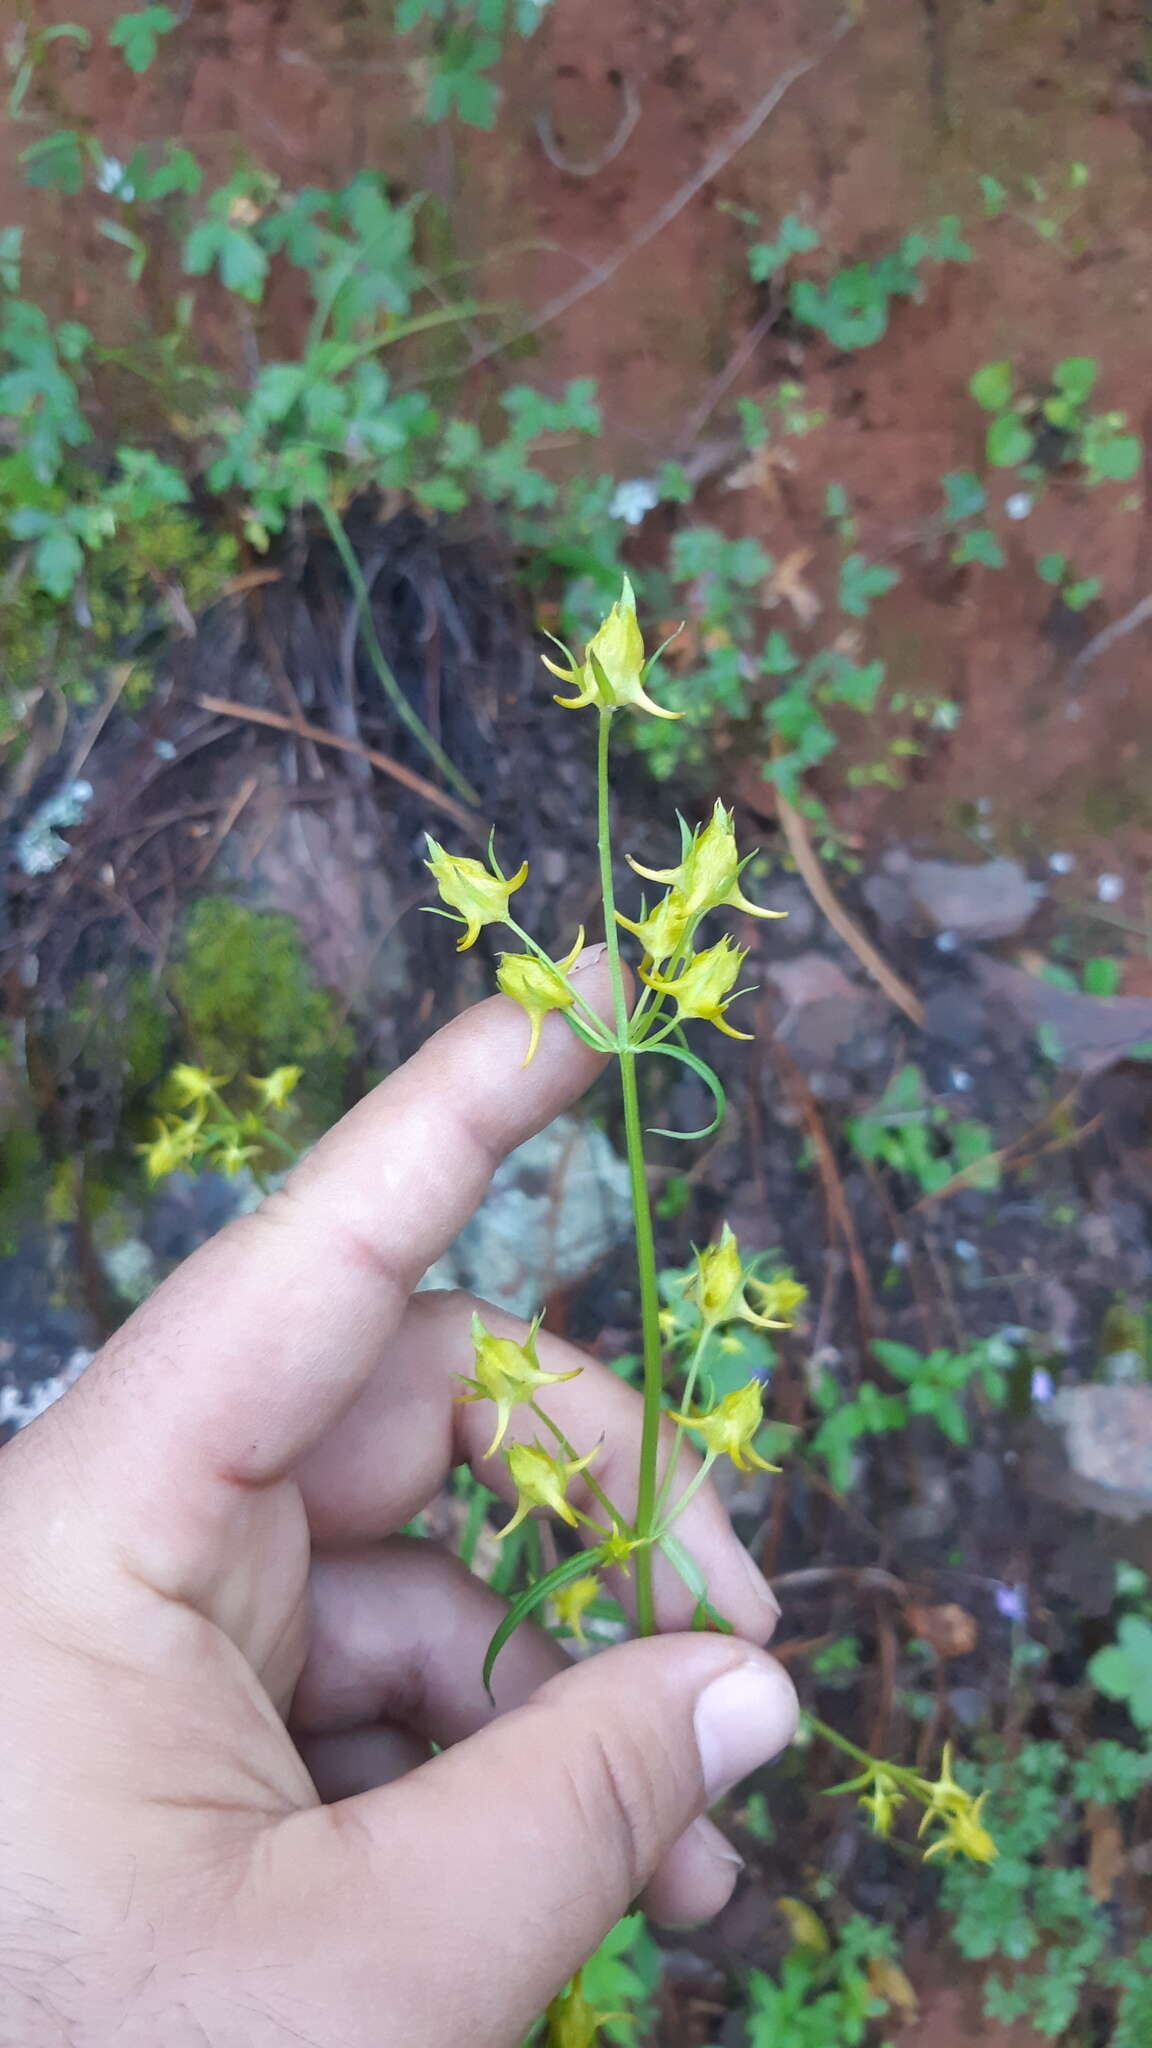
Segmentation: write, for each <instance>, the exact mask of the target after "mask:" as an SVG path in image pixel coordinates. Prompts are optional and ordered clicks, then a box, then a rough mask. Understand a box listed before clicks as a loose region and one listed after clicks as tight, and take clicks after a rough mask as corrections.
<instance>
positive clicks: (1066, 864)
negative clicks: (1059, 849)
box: [1048, 853, 1076, 875]
mask: <svg viewBox="0 0 1152 2048" xmlns="http://www.w3.org/2000/svg"><path fill="white" fill-rule="evenodd" d="M1048 865H1049V867H1050V868H1051V870H1052V873H1053V874H1054V875H1070V874H1071V873H1072V870H1073V868H1074V867H1075V865H1076V856H1075V854H1074V853H1050V854H1049V855H1048Z"/></svg>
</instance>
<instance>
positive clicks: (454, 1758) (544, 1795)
mask: <svg viewBox="0 0 1152 2048" xmlns="http://www.w3.org/2000/svg"><path fill="white" fill-rule="evenodd" d="M796 1714H797V1708H796V1698H795V1694H794V1692H793V1689H792V1684H791V1681H790V1680H789V1679H788V1678H787V1676H786V1675H785V1673H784V1671H783V1670H782V1669H781V1668H780V1666H779V1665H778V1664H775V1663H773V1662H772V1660H771V1658H769V1657H767V1656H765V1655H764V1654H763V1652H761V1651H759V1650H755V1649H753V1648H752V1647H751V1646H750V1645H748V1644H746V1643H743V1642H740V1641H738V1640H735V1639H733V1638H731V1637H718V1636H705V1635H692V1636H665V1637H661V1638H656V1639H652V1640H648V1641H644V1642H634V1643H628V1644H625V1645H623V1646H622V1647H620V1648H619V1649H615V1650H610V1651H607V1652H605V1653H604V1654H603V1655H601V1656H598V1657H595V1658H593V1659H592V1660H590V1661H589V1662H588V1663H586V1664H581V1665H578V1666H576V1667H574V1668H573V1669H572V1670H570V1671H567V1672H565V1673H564V1674H563V1675H562V1676H560V1677H558V1678H555V1679H552V1680H550V1681H549V1683H548V1684H547V1685H545V1686H544V1687H542V1689H541V1690H540V1691H539V1692H538V1693H536V1694H535V1695H534V1697H533V1698H532V1699H531V1700H530V1701H529V1702H528V1704H527V1705H526V1706H524V1707H521V1708H520V1709H518V1710H517V1711H516V1712H514V1713H511V1714H506V1715H504V1716H502V1717H501V1718H500V1719H499V1720H497V1721H495V1722H493V1723H492V1724H491V1725H490V1726H489V1727H488V1728H486V1729H484V1730H483V1731H482V1732H481V1733H480V1734H478V1735H475V1736H472V1737H471V1738H470V1739H469V1740H468V1741H466V1742H463V1743H461V1744H460V1745H458V1747H456V1748H455V1749H452V1750H448V1751H446V1752H444V1753H443V1754H442V1755H441V1756H438V1757H436V1758H435V1759H434V1760H433V1761H432V1762H431V1763H429V1764H427V1765H425V1766H423V1767H422V1768H421V1769H420V1770H418V1771H415V1772H413V1773H412V1775H411V1776H410V1777H408V1778H405V1779H402V1780H401V1781H399V1783H397V1784H394V1785H392V1786H389V1787H386V1788H384V1789H382V1790H381V1791H379V1792H373V1793H368V1794H366V1795H364V1796H362V1797H361V1798H359V1799H356V1800H351V1801H349V1802H347V1809H348V1812H349V1817H351V1814H352V1813H353V1812H354V1813H355V1817H356V1819H357V1820H358V1822H359V1823H360V1826H359V1827H358V1828H357V1829H355V1830H349V1831H348V1832H349V1833H350V1834H356V1835H358V1836H360V1837H361V1839H364V1840H365V1841H366V1842H368V1843H371V1844H373V1845H374V1854H373V1862H374V1864H375V1867H376V1869H377V1871H379V1869H380V1868H381V1866H383V1867H384V1868H385V1869H391V1870H392V1871H400V1870H404V1871H405V1872H406V1874H407V1877H408V1879H409V1880H410V1881H409V1882H408V1883H406V1886H405V1895H404V1897H403V1898H401V1899H400V1900H398V1901H397V1906H398V1908H399V1914H398V1919H399V1923H401V1924H398V1921H397V1919H396V1918H394V1917H393V1913H392V1911H391V1910H389V1913H388V1919H387V1922H386V1924H387V1925H388V1927H389V1935H391V1933H392V1931H393V1930H395V1931H396V1933H397V1934H398V1936H399V1939H398V1941H397V1945H396V1947H397V1953H396V1958H395V1962H396V1964H398V1966H399V1968H400V1969H401V1971H402V1972H406V1971H407V1969H408V1968H409V1967H413V1968H415V1969H416V1970H417V1972H418V1973H419V1975H420V1980H421V1981H420V1983H419V1987H418V1993H417V1998H418V2002H416V2003H415V2005H414V2010H416V2011H418V2012H419V2013H420V2014H421V2017H422V2025H421V2028H420V2030H419V2032H418V2034H417V2035H416V2036H415V2037H414V2038H418V2039H419V2040H420V2041H421V2042H423V2041H430V2042H440V2041H444V2042H448V2041H452V2042H454V2041H457V2040H467V2041H468V2042H469V2043H470V2048H488V2044H490V2043H491V2044H492V2048H496V2044H499V2048H506V2044H507V2043H509V2042H510V2041H516V2040H519V2039H520V2038H521V2037H522V2035H523V2034H524V2033H525V2032H526V2030H527V2029H528V2027H529V2026H530V2025H531V2024H532V2022H533V2020H534V2019H535V2018H536V2017H537V2016H538V2014H539V2013H540V2012H541V2011H542V2010H543V2008H544V2007H545V2005H547V2003H548V2001H549V1999H551V1998H552V1997H554V1996H555V1994H556V1992H557V1991H558V1990H559V1988H560V1986H561V1985H562V1984H563V1983H564V1982H565V1981H566V1979H567V1978H569V1977H570V1976H571V1975H572V1974H573V1972H574V1971H575V1970H577V1969H578V1968H579V1967H580V1965H581V1963H583V1962H584V1961H585V1960H586V1958H587V1957H588V1956H589V1954H590V1953H591V1951H592V1950H593V1949H594V1948H595V1947H596V1945H597V1943H598V1942H599V1941H601V1940H602V1939H603V1937H604V1935H605V1934H607V1932H608V1930H609V1928H610V1927H611V1926H612V1925H613V1924H614V1922H615V1921H616V1920H618V1919H619V1918H620V1916H621V1914H622V1913H625V1912H627V1910H628V1908H629V1906H630V1904H631V1903H632V1902H633V1901H634V1900H635V1898H636V1897H637V1895H638V1894H639V1893H640V1892H642V1891H643V1890H644V1889H645V1887H646V1886H649V1884H650V1883H651V1881H652V1880H653V1879H654V1878H656V1880H657V1882H656V1885H655V1887H654V1888H653V1896H652V1904H653V1906H654V1907H655V1908H656V1910H657V1911H659V1912H661V1913H662V1914H664V1915H666V1916H668V1917H674V1918H676V1919H679V1920H690V1919H704V1918H707V1917H708V1916H709V1915H710V1914H712V1913H714V1912H716V1911H718V1910H719V1908H720V1907H721V1906H722V1905H723V1904H724V1903H725V1901H726V1899H727V1898H728V1896H729V1894H730V1892H731V1890H732V1887H733V1885H734V1883H735V1881H736V1873H737V1869H738V1867H739V1859H738V1858H737V1857H736V1856H735V1854H734V1852H733V1851H732V1850H731V1849H729V1848H728V1845H727V1843H725V1842H724V1839H723V1837H722V1836H721V1835H720V1834H719V1833H718V1831H717V1830H716V1829H715V1828H713V1827H712V1826H711V1823H710V1822H707V1821H701V1819H700V1816H701V1815H702V1814H703V1813H704V1810H705V1808H706V1807H707V1806H708V1805H710V1804H711V1803H712V1802H713V1801H714V1800H716V1799H718V1798H720V1796H721V1795H722V1794H723V1793H725V1792H727V1791H728V1790H729V1789H730V1788H731V1787H732V1786H733V1785H735V1784H736V1783H738V1782H739V1780H740V1779H741V1778H743V1777H745V1776H746V1775H747V1774H748V1772H749V1771H752V1770H754V1769H756V1767H757V1766H758V1765H760V1764H763V1763H766V1762H767V1761H768V1759H769V1758H770V1757H773V1756H775V1755H777V1753H778V1752H779V1751H780V1750H781V1749H783V1748H784V1747H785V1745H786V1744H787V1743H788V1742H789V1741H790V1739H791V1737H792V1735H793V1733H794V1731H795V1727H796ZM336 1811H339V1809H336ZM693 1823H696V1825H695V1826H694V1825H693ZM662 1865H663V1866H664V1867H663V1870H662V1869H661V1866H662ZM389 1904H390V1906H391V1901H390V1902H389ZM405 1922H406V1923H408V1926H409V1929H410V1934H409V1936H408V1937H407V1938H406V1936H405V1932H404V1926H403V1923H405ZM388 1945H389V1948H391V1946H392V1943H391V1939H389V1944H388ZM421 1951H423V1955H422V1956H421ZM449 1957H450V1958H451V1967H450V1968H448V1967H445V1963H446V1960H447V1959H448V1958H449ZM436 1958H440V1959H441V1961H440V1963H439V1964H438V1965H437V1966H435V1967H434V1966H433V1964H434V1961H435V1959H436ZM421 1963H423V1968H421ZM392 1981H393V1982H394V1981H395V1980H394V1979H393V1980H392ZM397 1988H398V1987H397ZM416 1989H417V1987H415V1986H414V1987H413V1990H414V1991H416ZM425 2015H427V2017H426V2018H425V2017H424V2016H425ZM481 2016H482V2017H481Z"/></svg>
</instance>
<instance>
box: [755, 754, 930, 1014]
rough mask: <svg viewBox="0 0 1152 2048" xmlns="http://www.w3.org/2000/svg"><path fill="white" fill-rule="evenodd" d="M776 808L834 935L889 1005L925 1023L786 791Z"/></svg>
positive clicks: (778, 797)
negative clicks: (835, 882) (851, 910)
mask: <svg viewBox="0 0 1152 2048" xmlns="http://www.w3.org/2000/svg"><path fill="white" fill-rule="evenodd" d="M776 807H777V810H778V811H779V814H780V823H781V825H782V826H783V828H784V837H785V839H786V840H787V841H788V851H789V853H790V854H791V855H792V858H793V860H794V861H795V863H796V866H797V867H798V868H799V870H800V873H801V875H802V876H803V878H804V881H805V882H806V884H807V886H808V889H809V892H810V894H811V896H812V899H813V901H814V902H815V903H817V904H818V905H819V907H820V909H821V910H822V911H823V912H824V915H825V917H826V918H827V919H828V922H829V924H830V925H831V926H832V929H833V931H834V932H838V933H839V935H840V937H841V938H842V939H843V941H844V944H845V945H846V946H850V947H851V948H852V951H853V952H854V953H855V955H856V958H857V959H858V960H859V962H860V965H861V967H863V968H864V969H865V971H866V972H867V973H868V974H870V975H871V977H872V980H873V981H874V982H875V983H876V986H877V988H879V989H882V990H883V992H884V994H885V995H886V996H887V997H888V1000H889V1002H891V1003H895V1005H896V1008H897V1009H898V1010H903V1012H904V1015H905V1016H906V1017H909V1018H911V1020H912V1022H913V1024H923V1022H924V1005H923V1003H922V1002H921V1001H920V998H919V996H918V995H917V994H916V991H915V989H912V988H909V986H908V983H907V982H906V981H905V980H904V978H903V976H902V975H899V974H897V972H896V970H895V968H893V967H889V965H888V962H887V961H886V960H885V959H884V957H883V955H882V954H881V953H879V952H878V951H877V949H876V947H875V946H874V945H873V944H872V941H871V939H870V938H868V937H867V936H866V935H865V933H864V932H862V931H861V929H860V927H859V925H858V924H857V923H856V921H855V919H854V918H852V917H850V916H849V914H848V912H847V911H846V910H845V908H844V906H843V904H842V903H841V902H840V900H839V898H838V897H837V896H836V894H835V892H834V890H833V888H832V884H831V883H830V882H829V880H828V877H827V875H826V874H825V873H824V870H823V868H822V867H821V865H820V856H819V855H818V853H817V852H816V848H815V847H814V846H813V844H812V841H811V838H810V837H809V833H808V827H807V825H806V824H805V822H804V820H803V818H802V817H801V815H800V812H799V811H798V810H797V809H796V807H795V805H794V804H791V803H789V801H788V798H787V797H786V796H785V795H784V792H783V790H780V789H778V790H777V791H776Z"/></svg>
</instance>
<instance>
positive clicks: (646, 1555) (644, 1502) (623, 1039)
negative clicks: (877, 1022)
mask: <svg viewBox="0 0 1152 2048" xmlns="http://www.w3.org/2000/svg"><path fill="white" fill-rule="evenodd" d="M611 724H612V713H611V712H610V711H601V713H600V732H599V741H598V745H597V749H596V798H597V803H596V842H597V848H598V851H599V855H600V893H601V896H602V898H603V903H604V940H605V944H606V946H607V948H608V972H609V976H610V979H611V983H612V1008H613V1014H614V1017H615V1023H616V1040H617V1046H618V1048H619V1050H618V1058H619V1061H620V1093H621V1097H622V1100H623V1104H624V1142H625V1147H626V1150H627V1154H628V1181H629V1186H630V1188H631V1193H632V1223H633V1228H634V1230H635V1233H636V1269H637V1273H638V1275H639V1280H640V1318H641V1324H642V1328H643V1350H644V1424H643V1432H642V1435H641V1440H640V1470H639V1477H638V1483H637V1489H636V1522H635V1530H636V1535H637V1537H638V1538H639V1539H640V1541H641V1542H642V1543H644V1544H645V1546H646V1547H645V1548H644V1549H641V1550H638V1551H637V1552H636V1626H637V1628H638V1629H639V1631H640V1634H641V1635H642V1636H650V1635H654V1634H655V1632H656V1616H655V1611H654V1608H653V1602H652V1551H651V1548H650V1547H648V1546H650V1541H651V1537H652V1533H653V1528H654V1524H655V1517H656V1485H657V1476H658V1474H657V1466H658V1462H659V1456H660V1395H661V1391H662V1388H663V1381H664V1371H663V1358H662V1350H661V1341H660V1290H659V1288H658V1286H657V1284H656V1243H655V1238H654V1236H653V1231H652V1209H651V1205H650V1203H649V1200H648V1180H647V1176H646V1174H645V1171H644V1131H643V1126H642V1125H641V1122H640V1097H639V1092H638V1090H637V1087H636V1049H635V1047H634V1046H632V1045H629V1043H628V997H627V994H626V991H625V988H624V970H623V967H622V965H621V961H620V931H619V927H618V925H617V923H616V891H615V888H614V886H613V882H612V827H611V817H610V811H609V802H608V739H609V732H610V729H611Z"/></svg>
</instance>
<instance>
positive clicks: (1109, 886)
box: [1096, 875, 1124, 903]
mask: <svg viewBox="0 0 1152 2048" xmlns="http://www.w3.org/2000/svg"><path fill="white" fill-rule="evenodd" d="M1096 894H1097V896H1098V897H1099V899H1100V901H1101V903H1119V901H1120V898H1121V897H1122V896H1123V894H1124V877H1123V875H1101V876H1100V878H1099V880H1098V881H1097V884H1096Z"/></svg>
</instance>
